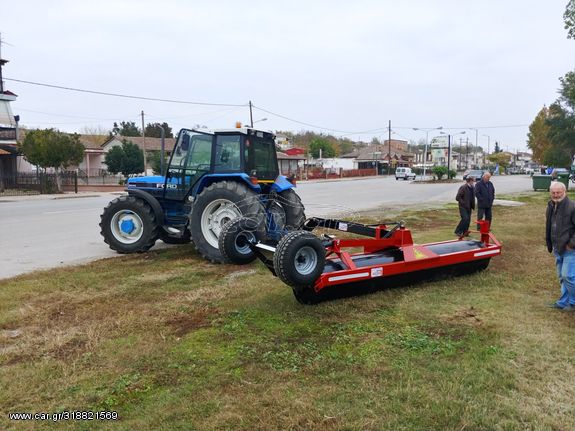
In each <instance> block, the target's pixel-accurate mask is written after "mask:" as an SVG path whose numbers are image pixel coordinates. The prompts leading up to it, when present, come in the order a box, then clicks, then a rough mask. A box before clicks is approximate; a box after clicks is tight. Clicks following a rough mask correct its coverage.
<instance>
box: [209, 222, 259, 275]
mask: <svg viewBox="0 0 575 431" xmlns="http://www.w3.org/2000/svg"><path fill="white" fill-rule="evenodd" d="M258 235H260V233H259V232H258V226H254V224H253V221H252V219H249V218H246V217H239V218H237V219H235V220H232V221H229V222H227V223H226V224H225V226H224V227H223V229H222V232H221V233H220V237H219V238H218V246H219V249H220V253H222V256H223V258H224V262H226V263H234V264H236V265H245V264H247V263H250V262H253V261H254V260H255V259H256V258H257V256H256V255H255V253H254V252H253V251H252V250H251V248H250V247H249V245H248V242H249V241H251V242H254V243H255V242H256V241H258V239H260V238H258Z"/></svg>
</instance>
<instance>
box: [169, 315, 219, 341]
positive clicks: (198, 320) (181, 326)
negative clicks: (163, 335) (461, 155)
mask: <svg viewBox="0 0 575 431" xmlns="http://www.w3.org/2000/svg"><path fill="white" fill-rule="evenodd" d="M218 314H219V313H218V311H216V310H200V311H197V312H195V313H193V314H182V315H179V316H175V317H172V318H170V319H168V320H166V321H165V323H166V324H167V325H168V326H169V327H170V328H171V329H172V332H173V333H174V335H175V336H176V337H183V336H184V335H186V334H187V333H188V332H192V331H194V330H196V329H199V328H205V327H207V326H210V325H211V321H212V319H213V318H214V317H215V316H217V315H218Z"/></svg>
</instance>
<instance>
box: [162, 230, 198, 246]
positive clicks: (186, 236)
mask: <svg viewBox="0 0 575 431" xmlns="http://www.w3.org/2000/svg"><path fill="white" fill-rule="evenodd" d="M158 238H159V239H161V240H162V241H164V242H165V243H166V244H188V243H189V242H190V241H191V240H192V235H191V234H190V231H189V230H188V229H186V231H185V232H184V235H183V236H182V237H180V238H177V237H173V236H170V235H168V234H167V232H166V231H165V230H164V229H159V230H158Z"/></svg>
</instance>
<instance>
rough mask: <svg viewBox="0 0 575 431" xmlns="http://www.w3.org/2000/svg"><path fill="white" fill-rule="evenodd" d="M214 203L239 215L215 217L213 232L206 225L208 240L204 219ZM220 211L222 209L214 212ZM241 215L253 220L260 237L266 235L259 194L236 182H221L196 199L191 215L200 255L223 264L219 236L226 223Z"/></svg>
mask: <svg viewBox="0 0 575 431" xmlns="http://www.w3.org/2000/svg"><path fill="white" fill-rule="evenodd" d="M215 201H219V202H222V203H223V204H226V205H228V206H229V207H233V208H234V211H236V212H238V214H231V213H230V212H229V211H224V212H225V214H224V215H221V214H220V215H217V216H216V217H215V218H216V222H217V223H214V225H213V226H212V228H213V230H210V229H209V227H208V226H205V228H206V234H208V235H210V237H209V238H206V237H205V235H204V232H203V231H202V217H208V212H209V211H211V209H210V207H211V205H212V204H214V202H215ZM217 211H219V210H216V211H215V212H217ZM204 212H206V214H204ZM240 216H243V217H248V218H250V219H251V220H252V221H253V225H254V226H257V229H258V232H259V234H258V235H260V234H261V235H262V236H263V235H264V234H265V223H264V221H265V210H264V207H263V205H262V203H261V202H260V200H259V196H258V195H257V193H255V192H254V191H252V190H250V189H249V188H248V187H247V186H246V185H244V184H241V183H238V182H236V181H220V182H218V183H214V184H212V185H210V186H209V187H206V188H205V189H204V190H203V191H202V192H201V193H200V194H199V195H198V196H197V197H196V199H195V201H194V204H193V207H192V213H191V215H190V231H191V232H192V241H193V242H194V246H195V247H196V250H198V253H200V255H202V256H203V257H204V258H205V259H207V260H209V261H210V262H212V263H223V262H224V257H223V256H222V253H221V252H220V250H219V247H218V237H219V233H220V231H221V229H222V228H223V227H224V225H225V224H226V223H227V222H229V221H230V220H233V219H235V218H237V217H240Z"/></svg>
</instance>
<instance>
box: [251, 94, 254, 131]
mask: <svg viewBox="0 0 575 431" xmlns="http://www.w3.org/2000/svg"><path fill="white" fill-rule="evenodd" d="M250 127H252V128H253V127H254V117H253V116H252V101H251V100H250Z"/></svg>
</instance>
